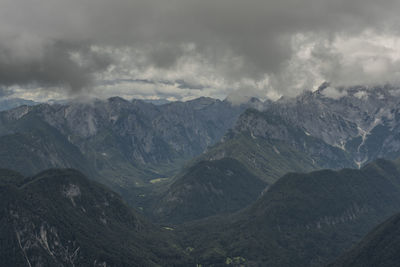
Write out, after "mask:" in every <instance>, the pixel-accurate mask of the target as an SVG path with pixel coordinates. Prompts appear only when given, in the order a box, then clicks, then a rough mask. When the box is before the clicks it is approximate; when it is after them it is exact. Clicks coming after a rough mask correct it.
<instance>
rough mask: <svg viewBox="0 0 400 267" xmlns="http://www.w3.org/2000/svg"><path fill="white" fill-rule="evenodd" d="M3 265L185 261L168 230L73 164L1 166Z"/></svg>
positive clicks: (177, 263)
mask: <svg viewBox="0 0 400 267" xmlns="http://www.w3.org/2000/svg"><path fill="white" fill-rule="evenodd" d="M0 192H1V193H0V207H1V209H0V224H1V226H2V227H1V230H0V243H1V245H0V248H1V249H0V265H1V266H184V265H185V264H189V262H188V261H187V258H186V256H185V253H184V252H183V251H182V250H180V248H179V246H178V245H177V244H176V243H174V241H173V240H174V238H173V237H172V235H171V233H170V231H169V230H166V229H163V228H159V227H157V226H154V225H152V224H151V223H149V222H148V221H147V220H146V219H144V218H143V217H142V216H140V215H139V214H137V213H136V212H135V211H134V210H132V209H131V208H129V207H128V206H127V205H126V204H125V203H124V202H123V201H122V199H121V198H120V197H119V196H118V195H117V194H116V193H114V192H112V191H110V190H109V189H107V188H105V187H104V186H101V185H99V184H97V183H95V182H92V181H90V180H88V179H87V178H86V177H84V176H83V175H82V174H81V173H80V172H78V171H75V170H71V169H53V170H48V171H44V172H42V173H39V174H38V175H35V176H33V177H26V178H24V177H23V176H22V175H19V174H17V173H15V172H12V171H9V170H4V169H2V170H0Z"/></svg>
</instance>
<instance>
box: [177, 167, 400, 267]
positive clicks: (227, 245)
mask: <svg viewBox="0 0 400 267" xmlns="http://www.w3.org/2000/svg"><path fill="white" fill-rule="evenodd" d="M399 210H400V169H399V163H394V162H391V161H385V160H378V161H376V162H373V163H370V164H368V165H367V166H365V167H364V168H362V169H361V170H352V169H344V170H341V171H331V170H322V171H316V172H312V173H308V174H299V173H290V174H287V175H285V176H284V177H282V178H281V179H279V180H278V181H277V182H276V183H275V184H273V185H272V186H270V187H269V189H268V190H267V191H266V192H265V193H264V194H263V196H262V197H261V198H260V199H259V200H257V201H256V202H255V203H254V204H253V205H251V206H250V207H248V208H246V209H244V210H242V211H241V212H238V213H236V214H232V215H230V216H216V217H210V218H207V219H204V220H201V221H197V222H192V223H188V224H186V225H184V226H182V227H181V228H179V230H178V232H179V234H180V235H181V236H182V239H183V241H182V242H183V243H184V245H185V246H187V247H190V248H191V255H192V257H194V258H195V259H196V261H197V262H200V263H202V264H204V265H205V266H208V265H212V266H222V265H224V264H226V263H227V262H232V261H234V259H235V260H236V261H243V262H246V265H247V266H323V265H324V264H327V263H329V262H331V261H332V260H334V259H335V258H336V257H338V256H339V255H340V254H342V253H343V252H344V251H345V250H347V249H349V248H350V247H351V246H352V245H354V244H355V243H356V242H358V241H359V240H360V239H361V238H362V236H364V235H365V234H366V233H368V232H369V231H370V230H371V229H372V228H373V227H374V226H375V225H377V224H378V223H380V222H382V221H383V220H385V219H387V218H388V217H390V216H391V215H393V214H394V213H396V212H398V211H399Z"/></svg>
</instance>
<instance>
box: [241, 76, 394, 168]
mask: <svg viewBox="0 0 400 267" xmlns="http://www.w3.org/2000/svg"><path fill="white" fill-rule="evenodd" d="M325 90H332V88H329V86H328V85H327V84H324V85H323V86H321V87H320V88H319V90H317V91H315V92H305V93H303V94H302V95H300V96H298V97H296V98H290V99H284V98H282V99H280V100H278V101H276V102H274V103H270V104H269V105H268V106H266V107H265V108H264V112H263V115H262V116H257V117H258V118H255V117H254V114H250V113H245V114H244V115H243V116H242V117H241V118H240V120H239V121H238V123H237V125H236V128H235V130H236V131H238V132H240V131H250V132H251V134H252V135H254V136H260V137H264V138H266V137H268V138H273V139H278V140H283V141H286V142H288V143H292V144H293V145H295V146H297V147H300V148H301V147H303V150H304V149H305V150H307V148H306V147H305V145H304V144H306V143H307V142H305V137H304V135H306V136H309V137H314V138H316V139H318V140H320V142H321V141H322V142H323V143H325V145H320V147H321V151H320V155H323V154H324V155H326V154H327V153H329V150H332V147H335V148H339V149H340V150H342V152H343V153H344V154H347V155H348V156H349V157H351V158H352V161H353V163H354V164H355V165H356V166H358V167H360V166H361V165H363V164H365V163H366V162H369V161H371V160H373V159H375V158H379V157H387V158H396V157H398V156H399V155H400V149H399V148H400V136H399V134H400V128H399V127H400V125H399V118H400V116H399V103H400V97H399V96H398V95H397V88H394V87H390V86H384V87H373V88H369V87H361V86H359V87H352V88H336V89H334V90H339V91H342V93H343V96H342V97H340V98H330V97H328V96H326V93H325ZM294 132H296V133H294ZM300 136H303V137H301V138H300ZM314 143H315V142H314ZM328 146H329V147H331V148H330V149H328V150H327V149H326V147H328ZM335 153H336V152H335ZM339 154H340V153H339ZM334 160H336V159H334ZM343 167H344V166H343Z"/></svg>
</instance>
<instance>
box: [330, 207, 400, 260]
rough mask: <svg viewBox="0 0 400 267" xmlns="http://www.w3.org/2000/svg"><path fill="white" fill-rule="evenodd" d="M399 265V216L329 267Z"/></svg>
mask: <svg viewBox="0 0 400 267" xmlns="http://www.w3.org/2000/svg"><path fill="white" fill-rule="evenodd" d="M399 263H400V214H396V215H395V216H393V217H391V218H390V219H388V220H387V221H385V222H384V223H382V224H380V225H379V226H378V227H376V228H375V229H374V230H373V231H371V232H370V233H369V234H368V235H367V236H366V237H365V238H363V240H362V241H361V242H360V243H359V244H358V245H357V246H355V247H354V248H353V249H351V250H350V251H349V252H346V253H345V254H344V255H343V256H341V257H340V258H339V259H338V260H336V261H335V262H334V263H333V264H331V265H329V266H330V267H395V266H399Z"/></svg>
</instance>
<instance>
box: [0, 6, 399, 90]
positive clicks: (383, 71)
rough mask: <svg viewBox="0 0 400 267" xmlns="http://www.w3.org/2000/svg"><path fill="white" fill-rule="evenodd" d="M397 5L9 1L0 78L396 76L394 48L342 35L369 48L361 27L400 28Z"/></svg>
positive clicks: (305, 79) (44, 83)
mask: <svg viewBox="0 0 400 267" xmlns="http://www.w3.org/2000/svg"><path fill="white" fill-rule="evenodd" d="M399 11H400V2H399V1H395V0H382V1H372V0H347V1H345V0H334V1H332V0H296V1H294V0H281V1H263V0H248V1H242V0H217V1H215V0H202V1H200V0H171V1H164V0H115V1H107V0H84V1H78V0H71V1H61V0H20V1H15V0H3V1H2V2H1V3H0V86H11V85H19V86H27V85H30V84H36V85H39V86H41V87H42V88H51V89H52V90H53V89H54V88H62V89H63V90H66V92H69V93H76V92H82V91H84V90H87V89H88V88H91V87H93V86H95V83H93V81H94V80H96V79H106V80H107V79H108V80H109V79H134V80H139V79H143V80H161V79H166V80H170V81H172V82H174V81H185V85H182V83H177V86H178V87H179V86H181V87H185V88H187V89H190V87H195V90H197V91H199V90H201V89H203V88H204V90H205V91H206V89H207V88H208V89H209V90H208V91H209V92H215V90H218V89H220V90H221V92H223V93H226V94H229V92H230V91H229V90H235V91H238V90H239V92H240V91H241V90H244V91H246V90H247V92H249V91H256V92H257V93H258V94H260V90H261V91H264V95H266V96H267V95H269V94H275V95H280V94H285V95H291V94H296V93H298V92H300V91H301V90H304V89H305V88H311V87H312V86H315V84H316V83H320V82H322V81H324V80H329V81H331V82H332V83H333V84H335V83H337V84H340V83H343V84H349V83H351V82H358V83H362V82H372V81H373V80H376V81H379V82H385V81H392V80H395V78H394V76H396V75H398V74H397V73H396V72H395V71H394V72H393V71H391V70H393V69H396V70H397V69H399V64H398V61H397V59H393V54H394V52H393V51H391V52H388V51H386V50H385V51H384V53H383V55H384V56H379V54H378V55H377V51H378V50H376V47H378V46H379V47H380V48H382V47H385V45H384V44H382V45H378V44H374V45H375V46H376V47H375V48H373V49H371V50H370V53H366V54H364V55H358V57H353V58H352V59H348V58H347V57H348V56H349V53H353V52H354V51H356V50H357V49H356V48H351V47H348V46H351V45H350V44H348V43H346V41H347V40H349V39H351V38H353V39H354V36H355V37H357V38H359V40H358V41H359V44H358V46H359V47H361V48H364V50H365V46H364V41H365V40H366V39H363V36H365V32H369V33H370V34H372V35H380V34H381V35H382V36H383V35H384V36H389V37H393V36H394V37H396V36H397V34H398V32H397V28H398V27H397V26H398V12H399ZM394 37H393V38H394ZM382 38H383V37H382ZM299 39H301V40H300V41H299ZM346 49H347V50H346ZM387 49H389V48H387ZM121 51H124V52H121ZM374 51H375V52H374ZM111 59H112V60H111ZM388 73H389V74H388ZM160 76H164V77H160ZM396 77H397V76H396ZM187 84H194V85H196V86H187ZM249 86H250V87H253V89H249V88H250V87H249ZM35 88H37V87H35ZM164 93H165V94H167V92H164ZM196 93H198V92H196ZM236 93H237V92H236ZM246 94H247V93H246ZM261 95H262V94H261Z"/></svg>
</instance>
